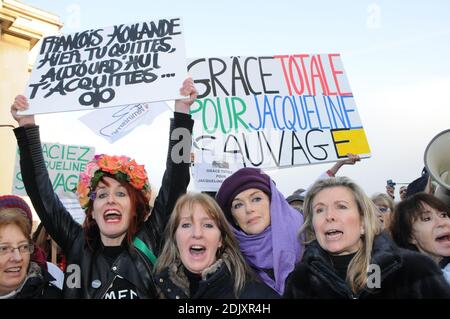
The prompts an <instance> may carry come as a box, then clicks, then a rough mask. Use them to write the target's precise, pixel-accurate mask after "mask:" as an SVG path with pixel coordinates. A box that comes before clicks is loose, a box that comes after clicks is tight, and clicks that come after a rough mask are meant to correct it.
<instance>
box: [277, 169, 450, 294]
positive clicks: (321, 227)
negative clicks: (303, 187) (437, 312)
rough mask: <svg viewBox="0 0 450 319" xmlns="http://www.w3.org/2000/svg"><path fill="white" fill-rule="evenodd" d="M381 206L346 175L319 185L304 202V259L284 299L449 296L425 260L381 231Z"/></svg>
mask: <svg viewBox="0 0 450 319" xmlns="http://www.w3.org/2000/svg"><path fill="white" fill-rule="evenodd" d="M376 211H377V208H376V207H375V205H374V204H373V203H372V201H371V200H370V199H369V198H368V197H367V195H366V194H365V193H364V191H363V190H362V189H361V188H360V187H359V186H358V185H357V184H355V183H354V182H353V181H351V180H350V179H348V178H346V177H337V178H330V179H327V180H321V181H319V182H317V183H315V184H314V185H313V186H312V188H311V190H310V191H309V193H308V196H307V197H306V200H305V223H304V225H303V226H302V228H301V233H304V235H305V240H306V245H307V246H306V249H305V254H304V256H303V259H302V261H301V263H300V264H298V265H297V266H296V268H295V270H294V272H293V273H292V274H291V275H290V276H289V277H288V279H287V285H286V291H285V295H284V296H285V297H286V298H450V286H449V285H448V284H447V282H446V281H445V279H444V277H443V275H442V273H441V271H440V269H439V268H438V266H437V265H436V264H435V263H434V262H433V261H432V260H431V259H429V258H427V257H426V256H423V255H421V254H418V253H416V252H412V251H409V250H404V249H401V248H398V247H397V246H396V245H395V244H394V243H393V242H392V241H391V240H390V239H389V238H388V236H387V235H385V234H382V233H381V225H380V223H379V221H378V220H377V217H376Z"/></svg>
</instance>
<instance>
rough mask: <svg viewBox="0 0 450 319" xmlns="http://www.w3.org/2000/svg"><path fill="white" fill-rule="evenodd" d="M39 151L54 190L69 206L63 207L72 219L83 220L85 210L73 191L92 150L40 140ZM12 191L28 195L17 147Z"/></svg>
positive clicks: (93, 151) (92, 155)
mask: <svg viewBox="0 0 450 319" xmlns="http://www.w3.org/2000/svg"><path fill="white" fill-rule="evenodd" d="M42 153H43V155H44V161H45V166H46V167H47V170H48V174H49V178H50V181H51V183H52V186H53V190H54V191H55V193H56V194H58V196H59V197H60V199H61V201H62V202H63V203H64V205H66V204H67V205H68V206H66V208H67V210H68V211H69V212H70V213H71V215H72V216H73V217H74V219H75V220H76V221H78V222H82V219H83V217H84V211H83V210H81V207H80V205H79V204H78V199H77V196H76V194H75V193H73V192H72V190H73V189H74V188H75V187H76V186H77V184H78V180H79V174H80V172H83V171H84V170H85V168H86V164H87V163H88V162H89V161H90V160H92V158H93V157H94V153H95V149H94V148H93V147H89V146H79V145H64V144H56V143H42ZM12 193H13V194H15V195H20V196H26V195H27V193H26V191H25V186H24V184H23V179H22V174H21V171H20V154H19V151H18V150H17V153H16V162H15V164H14V177H13V188H12ZM69 204H70V205H69Z"/></svg>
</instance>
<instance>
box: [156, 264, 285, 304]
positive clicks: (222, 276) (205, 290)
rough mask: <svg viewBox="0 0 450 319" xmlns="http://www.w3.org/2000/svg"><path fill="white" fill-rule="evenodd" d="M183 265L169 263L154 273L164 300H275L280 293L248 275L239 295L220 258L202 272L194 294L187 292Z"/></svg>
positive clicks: (187, 281)
mask: <svg viewBox="0 0 450 319" xmlns="http://www.w3.org/2000/svg"><path fill="white" fill-rule="evenodd" d="M183 269H184V268H183V266H181V265H172V266H171V267H169V268H167V269H165V270H164V271H162V272H161V273H160V274H158V275H156V283H157V285H158V288H159V291H160V296H161V297H162V298H167V299H187V298H189V299H236V298H239V299H278V298H280V296H279V295H278V294H277V293H276V292H275V291H274V290H272V288H270V287H269V286H267V285H266V284H265V283H262V282H259V281H257V280H256V279H252V278H248V279H247V281H246V284H245V286H244V288H243V289H242V290H241V293H240V295H239V296H237V297H236V296H235V294H234V281H233V277H232V276H231V274H230V272H229V270H228V268H227V266H226V265H225V263H223V262H222V260H219V261H218V262H216V263H215V264H214V265H213V266H211V267H210V268H209V269H208V273H207V274H203V276H204V279H203V280H201V281H200V282H199V285H198V289H197V290H196V292H195V293H194V295H193V296H190V292H189V280H188V278H187V276H186V275H185V274H184V270H183Z"/></svg>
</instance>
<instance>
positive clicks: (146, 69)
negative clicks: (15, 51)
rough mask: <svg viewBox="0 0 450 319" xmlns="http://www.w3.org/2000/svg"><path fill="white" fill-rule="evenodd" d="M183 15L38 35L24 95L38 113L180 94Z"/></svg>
mask: <svg viewBox="0 0 450 319" xmlns="http://www.w3.org/2000/svg"><path fill="white" fill-rule="evenodd" d="M186 76H187V72H186V56H185V48H184V38H183V32H182V25H181V19H179V18H174V19H160V20H156V21H146V22H141V23H134V24H129V25H124V24H121V25H115V26H113V27H108V28H94V29H90V30H86V31H82V32H77V33H74V34H69V35H61V36H50V37H46V38H44V39H43V41H42V46H41V48H40V51H39V55H38V57H37V60H36V63H35V65H34V69H33V72H32V74H31V78H30V81H29V83H28V86H27V89H26V95H27V97H28V99H29V102H30V109H29V110H27V111H25V112H21V114H38V113H51V112H63V111H74V110H91V109H94V108H99V107H111V106H121V105H128V104H132V103H144V102H150V101H163V100H173V99H176V98H180V97H181V96H180V93H179V89H180V86H181V84H182V83H183V80H184V79H185V78H186Z"/></svg>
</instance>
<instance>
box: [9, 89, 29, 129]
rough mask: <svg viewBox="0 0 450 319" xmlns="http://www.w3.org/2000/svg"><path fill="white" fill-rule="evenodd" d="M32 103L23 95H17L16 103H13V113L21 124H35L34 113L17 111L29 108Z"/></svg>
mask: <svg viewBox="0 0 450 319" xmlns="http://www.w3.org/2000/svg"><path fill="white" fill-rule="evenodd" d="M29 107H30V105H29V104H28V99H27V98H26V97H25V96H23V95H17V96H16V98H15V99H14V103H13V104H12V105H11V115H12V117H13V118H14V119H15V120H16V121H17V123H18V124H19V126H25V125H34V124H35V122H34V115H19V114H17V111H25V110H28V108H29Z"/></svg>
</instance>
